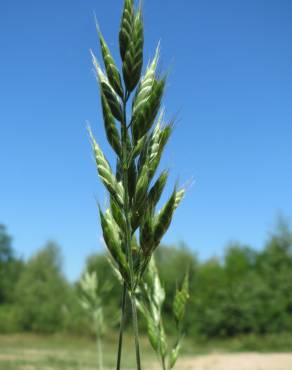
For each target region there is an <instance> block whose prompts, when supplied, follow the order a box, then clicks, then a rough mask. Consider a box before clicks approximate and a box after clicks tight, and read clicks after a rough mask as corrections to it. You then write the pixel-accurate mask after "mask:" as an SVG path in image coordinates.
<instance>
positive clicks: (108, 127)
mask: <svg viewBox="0 0 292 370" xmlns="http://www.w3.org/2000/svg"><path fill="white" fill-rule="evenodd" d="M101 105H102V112H103V121H104V128H105V132H106V137H107V139H108V142H109V143H110V145H111V146H112V148H113V149H114V151H115V152H116V154H117V155H118V156H119V157H121V155H122V147H121V139H120V135H119V132H118V130H117V128H116V125H115V119H114V117H113V115H112V112H111V109H110V107H109V105H108V102H107V99H106V97H105V95H104V94H103V92H101Z"/></svg>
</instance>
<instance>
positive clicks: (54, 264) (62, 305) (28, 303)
mask: <svg viewBox="0 0 292 370" xmlns="http://www.w3.org/2000/svg"><path fill="white" fill-rule="evenodd" d="M67 296H68V284H67V282H66V280H65V278H64V277H63V274H62V272H61V257H60V251H59V248H58V246H57V245H55V244H54V243H48V244H47V245H46V246H45V247H44V248H43V249H42V250H40V251H39V252H38V253H37V254H36V255H35V256H33V257H32V258H31V259H30V260H29V261H28V263H27V264H26V266H25V269H24V271H23V273H22V274H21V277H20V279H19V281H18V284H17V287H16V305H17V307H18V309H19V317H20V325H21V328H22V329H23V330H27V331H35V332H42V333H52V332H56V331H58V330H60V328H62V327H63V317H64V311H65V310H66V297H67Z"/></svg>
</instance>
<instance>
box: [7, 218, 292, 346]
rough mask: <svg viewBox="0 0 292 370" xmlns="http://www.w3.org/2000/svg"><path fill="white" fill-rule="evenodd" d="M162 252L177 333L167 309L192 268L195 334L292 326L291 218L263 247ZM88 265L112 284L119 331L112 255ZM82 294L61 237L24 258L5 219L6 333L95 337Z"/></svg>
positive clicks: (189, 323)
mask: <svg viewBox="0 0 292 370" xmlns="http://www.w3.org/2000/svg"><path fill="white" fill-rule="evenodd" d="M155 257H156V262H157V265H158V268H159V271H160V277H161V281H162V283H163V285H164V288H165V290H166V301H165V304H164V311H165V315H166V320H165V325H166V326H168V330H170V332H171V331H172V330H174V328H173V327H172V325H173V324H172V323H171V320H167V315H168V314H169V313H170V310H171V305H172V300H173V296H174V294H175V287H176V285H177V284H181V282H182V279H183V277H184V274H185V266H188V270H189V284H190V296H191V298H190V301H189V303H188V307H187V311H186V322H185V331H186V333H187V334H188V335H190V336H193V337H196V338H197V337H202V338H206V339H210V338H219V337H220V338H227V337H234V336H238V335H243V334H251V333H252V334H269V333H274V334H275V333H284V332H292V232H291V229H290V228H289V227H288V226H287V224H285V223H283V222H282V223H281V222H280V223H279V225H278V227H277V228H276V229H275V230H274V232H273V233H271V234H270V235H269V236H268V238H267V241H266V242H265V244H264V246H263V248H262V249H261V250H256V249H254V248H252V247H250V246H245V245H241V244H239V243H233V244H231V245H229V246H228V247H227V248H226V250H225V253H224V255H223V257H221V258H211V259H208V260H207V261H201V260H200V259H198V258H197V256H196V254H194V252H192V250H191V249H189V248H187V247H186V246H160V247H159V248H158V249H157V252H156V256H155ZM85 270H87V271H90V272H91V271H96V273H97V276H98V279H99V284H107V289H106V294H105V295H104V307H105V309H104V312H105V315H106V317H105V322H106V323H108V327H109V329H112V330H115V329H116V327H115V326H117V325H118V307H119V305H120V299H121V286H120V283H119V281H118V280H117V278H116V276H115V274H114V272H113V271H112V269H111V268H110V266H109V264H108V256H107V255H106V254H105V253H101V254H95V255H92V256H89V257H88V259H87V261H86V265H85V268H84V271H85ZM80 278H81V277H80ZM80 293H81V292H80V281H77V282H75V283H69V282H68V281H67V279H66V278H65V276H64V274H63V271H62V258H61V249H60V247H59V246H58V245H57V244H56V243H53V242H49V243H47V244H46V245H45V246H44V247H43V248H41V249H40V250H39V251H38V252H37V253H35V254H34V255H33V256H32V257H31V258H30V259H28V260H27V261H24V260H23V259H21V258H18V257H17V256H16V252H15V250H14V249H13V246H12V239H11V237H10V236H9V235H8V233H7V230H6V228H5V227H4V226H3V225H2V226H1V225H0V333H13V332H35V333H56V332H66V333H72V334H78V335H80V334H82V335H90V334H92V333H91V327H92V325H91V322H90V319H89V318H88V317H87V316H86V314H85V313H84V311H83V309H82V307H81V305H80ZM115 318H116V320H115ZM141 329H142V330H143V327H142V328H141Z"/></svg>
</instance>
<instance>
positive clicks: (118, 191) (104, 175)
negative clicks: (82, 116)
mask: <svg viewBox="0 0 292 370" xmlns="http://www.w3.org/2000/svg"><path fill="white" fill-rule="evenodd" d="M88 132H89V136H90V140H91V144H92V148H93V151H94V155H95V162H96V166H97V171H98V174H99V177H100V179H101V181H102V182H103V183H104V185H105V187H106V188H107V190H108V191H109V193H110V194H111V195H112V197H113V198H114V199H115V201H116V202H117V203H118V205H119V206H122V205H123V203H124V189H123V186H122V184H121V183H120V182H118V181H117V179H116V177H115V176H114V174H113V173H112V170H111V168H110V165H109V163H108V161H107V160H106V158H105V156H104V154H103V152H102V150H101V149H100V147H99V145H98V144H97V142H96V140H95V138H94V136H93V134H92V131H91V129H90V128H88Z"/></svg>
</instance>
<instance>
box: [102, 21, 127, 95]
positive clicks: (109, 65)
mask: <svg viewBox="0 0 292 370" xmlns="http://www.w3.org/2000/svg"><path fill="white" fill-rule="evenodd" d="M97 31H98V36H99V41H100V47H101V52H102V57H103V62H104V66H105V69H106V73H107V77H108V80H109V82H110V84H111V86H112V87H113V88H114V90H115V92H116V93H117V94H119V96H120V97H121V98H123V97H124V90H123V87H122V81H121V76H120V73H119V71H118V69H117V67H116V64H115V61H114V59H113V57H112V55H111V52H110V50H109V47H108V46H107V44H106V42H105V39H104V37H103V35H102V33H101V31H100V30H99V28H98V27H97Z"/></svg>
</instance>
